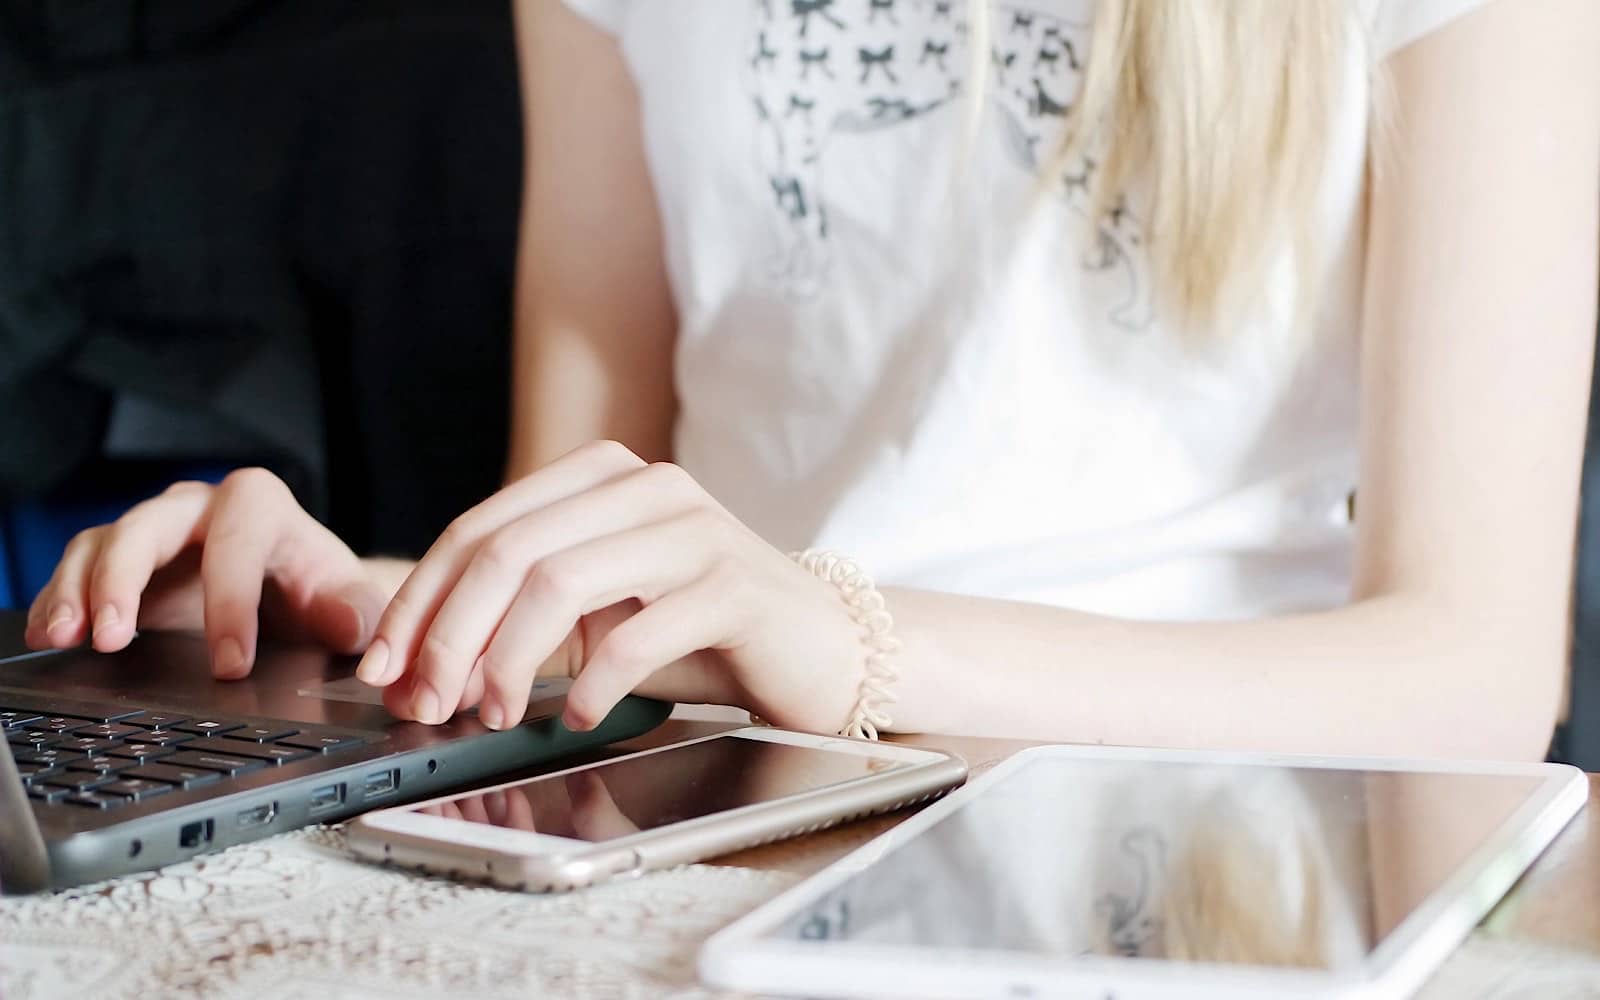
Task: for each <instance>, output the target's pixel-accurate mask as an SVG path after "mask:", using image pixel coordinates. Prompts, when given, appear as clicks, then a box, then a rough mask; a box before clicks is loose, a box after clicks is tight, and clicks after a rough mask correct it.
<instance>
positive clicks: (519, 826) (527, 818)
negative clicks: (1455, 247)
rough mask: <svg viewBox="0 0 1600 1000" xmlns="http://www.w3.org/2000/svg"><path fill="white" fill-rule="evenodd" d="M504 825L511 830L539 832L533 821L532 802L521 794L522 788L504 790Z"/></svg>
mask: <svg viewBox="0 0 1600 1000" xmlns="http://www.w3.org/2000/svg"><path fill="white" fill-rule="evenodd" d="M506 826H509V827H511V828H512V829H513V830H526V831H527V832H529V833H537V832H539V828H538V827H537V826H535V825H534V822H533V803H531V802H529V801H528V797H527V796H526V795H524V794H522V789H520V788H512V789H511V790H509V791H507V792H506Z"/></svg>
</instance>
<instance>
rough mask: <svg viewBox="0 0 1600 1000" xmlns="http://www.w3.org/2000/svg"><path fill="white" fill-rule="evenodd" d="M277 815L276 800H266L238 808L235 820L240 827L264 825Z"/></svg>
mask: <svg viewBox="0 0 1600 1000" xmlns="http://www.w3.org/2000/svg"><path fill="white" fill-rule="evenodd" d="M277 815H278V804H277V803H276V802H267V803H265V804H263V805H259V806H251V807H250V808H249V809H241V810H239V816H238V820H237V822H238V824H239V827H240V828H241V829H244V828H247V827H252V826H266V825H267V824H268V823H271V822H272V820H273V818H274V817H276V816H277Z"/></svg>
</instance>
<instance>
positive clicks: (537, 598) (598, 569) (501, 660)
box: [478, 512, 717, 729]
mask: <svg viewBox="0 0 1600 1000" xmlns="http://www.w3.org/2000/svg"><path fill="white" fill-rule="evenodd" d="M716 516H717V515H712V514H709V513H703V512H696V513H693V514H687V515H679V516H678V517H675V518H672V519H670V520H667V521H664V522H661V523H660V524H652V525H646V526H645V527H642V528H633V529H630V530H628V531H622V532H618V533H617V534H614V535H607V536H606V537H604V538H597V539H594V540H593V541H589V542H585V543H584V544H582V545H577V546H574V547H572V548H570V549H566V550H564V551H562V552H558V553H556V554H555V555H553V556H551V557H550V558H548V559H545V560H544V561H542V562H540V563H539V564H537V565H536V566H534V567H533V570H532V571H531V572H530V573H529V574H528V579H527V582H525V583H524V584H523V586H522V590H521V592H520V593H519V594H518V595H517V599H516V601H515V603H514V604H513V605H512V607H511V610H510V611H508V612H507V613H506V617H505V620H504V621H502V622H501V623H500V629H499V631H498V632H497V633H496V634H495V637H494V641H493V642H491V643H490V644H489V648H488V649H487V650H485V651H484V654H483V678H484V702H483V707H482V708H481V709H479V712H478V715H479V718H481V719H483V720H484V724H485V725H487V726H489V727H490V728H491V729H496V728H503V727H505V726H507V725H514V724H515V722H516V720H519V719H521V718H522V716H523V713H524V712H526V711H527V708H528V694H529V692H530V690H531V689H532V686H533V681H534V678H535V677H536V676H537V674H538V670H539V667H540V666H541V665H542V664H544V663H545V662H547V661H548V660H549V659H550V657H551V656H552V654H554V653H555V652H556V651H557V650H558V649H560V648H561V647H562V644H563V642H564V641H565V640H566V639H567V637H568V635H569V634H571V632H572V629H573V627H574V626H575V625H576V624H577V622H578V619H579V618H581V617H582V616H583V615H585V614H588V613H589V612H591V611H598V610H599V609H601V608H605V607H610V606H611V605H613V604H617V603H619V602H621V601H624V600H627V599H629V598H638V599H639V600H641V601H643V602H645V603H647V604H648V603H650V602H651V601H654V600H656V599H658V598H659V597H660V596H661V595H662V594H665V593H667V592H670V591H672V590H674V589H676V588H678V587H681V586H683V585H684V584H686V583H688V582H689V581H690V580H692V579H694V578H695V577H697V576H699V575H700V574H702V573H704V572H705V570H706V569H707V568H708V566H709V562H710V560H711V559H712V558H713V553H714V552H715V551H717V549H716V545H715V540H714V536H713V535H711V534H710V531H709V530H708V528H709V522H710V520H711V519H712V518H714V517H716ZM580 677H581V675H580ZM569 706H570V701H569ZM569 711H570V707H569Z"/></svg>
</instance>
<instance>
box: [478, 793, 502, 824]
mask: <svg viewBox="0 0 1600 1000" xmlns="http://www.w3.org/2000/svg"><path fill="white" fill-rule="evenodd" d="M483 811H484V814H485V815H486V816H488V817H489V822H491V823H493V824H494V825H495V826H505V825H506V793H505V792H504V791H502V790H500V789H498V788H497V789H495V790H494V791H492V792H484V793H483Z"/></svg>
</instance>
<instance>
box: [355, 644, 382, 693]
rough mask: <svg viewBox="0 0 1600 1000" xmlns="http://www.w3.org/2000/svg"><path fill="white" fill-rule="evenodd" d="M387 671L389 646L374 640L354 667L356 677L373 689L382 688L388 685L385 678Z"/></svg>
mask: <svg viewBox="0 0 1600 1000" xmlns="http://www.w3.org/2000/svg"><path fill="white" fill-rule="evenodd" d="M388 671H389V644H388V643H387V642H384V641H383V640H382V639H374V640H372V645H370V646H368V647H367V652H366V654H365V655H364V656H362V657H361V662H360V663H359V664H357V666H356V676H357V677H359V678H361V679H362V680H363V681H366V682H367V683H368V684H371V685H372V686H374V687H382V686H383V685H384V684H387V683H388V678H387V677H386V676H385V674H387V673H388Z"/></svg>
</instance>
